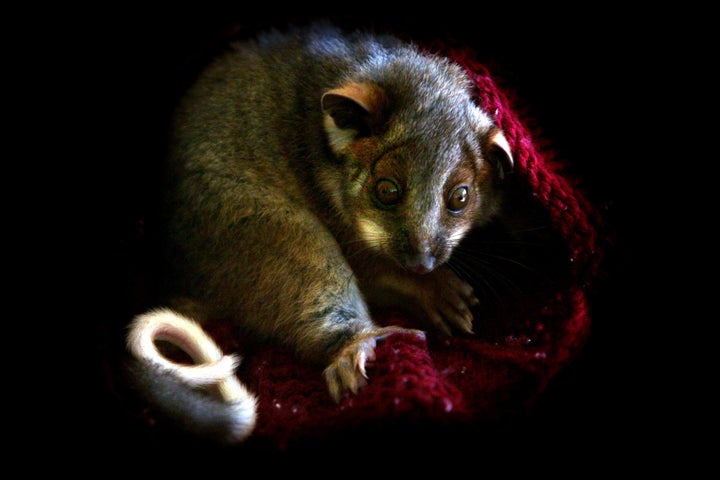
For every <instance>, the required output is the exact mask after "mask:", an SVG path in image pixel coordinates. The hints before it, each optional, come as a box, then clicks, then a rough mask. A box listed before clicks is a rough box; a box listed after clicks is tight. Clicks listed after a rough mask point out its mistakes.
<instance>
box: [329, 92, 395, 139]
mask: <svg viewBox="0 0 720 480" xmlns="http://www.w3.org/2000/svg"><path fill="white" fill-rule="evenodd" d="M386 103H387V102H386V97H385V93H384V92H383V91H382V89H381V88H380V87H378V86H377V85H374V84H370V83H355V82H352V83H347V84H345V85H343V86H342V87H340V88H335V89H332V90H328V91H327V92H325V93H324V94H323V96H322V98H321V99H320V106H321V107H322V111H323V113H324V114H325V121H324V123H325V130H327V132H328V137H329V139H330V145H331V146H332V148H333V150H335V151H340V150H342V149H343V148H344V147H345V146H346V145H347V143H348V142H350V141H353V140H355V139H357V138H361V137H367V136H369V135H372V134H375V133H377V132H378V131H379V129H380V127H381V126H382V124H383V120H384V115H385V105H386Z"/></svg>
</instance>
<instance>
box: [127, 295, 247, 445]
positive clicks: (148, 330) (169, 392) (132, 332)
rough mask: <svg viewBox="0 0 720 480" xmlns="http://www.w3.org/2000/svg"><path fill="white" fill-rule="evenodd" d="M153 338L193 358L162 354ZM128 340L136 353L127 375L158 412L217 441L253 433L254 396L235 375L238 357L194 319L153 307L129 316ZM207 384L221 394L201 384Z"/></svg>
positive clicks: (131, 349) (231, 439) (131, 348)
mask: <svg viewBox="0 0 720 480" xmlns="http://www.w3.org/2000/svg"><path fill="white" fill-rule="evenodd" d="M156 341H166V342H169V343H170V344H172V345H175V346H176V347H178V348H180V349H182V350H183V351H184V352H185V353H187V354H188V355H189V356H190V357H191V358H192V360H193V362H195V364H194V365H187V364H182V363H176V362H174V361H172V360H170V359H168V358H166V357H165V356H164V355H163V354H162V353H161V352H160V351H159V350H158V348H157V345H156V343H155V342H156ZM127 346H128V349H129V350H130V352H131V353H132V355H133V356H134V357H135V361H134V362H132V364H131V365H129V367H128V373H129V378H130V381H131V382H132V383H133V384H134V386H135V387H136V388H137V389H138V390H139V391H140V393H141V394H142V395H143V396H144V397H146V399H147V400H148V401H149V402H150V403H152V404H154V405H155V406H156V407H158V408H159V409H160V411H161V413H162V415H164V416H166V417H168V418H170V419H171V420H172V421H173V422H174V423H176V424H177V425H178V426H180V427H182V428H184V429H186V430H189V431H191V432H192V433H194V434H196V435H199V436H202V437H205V438H209V439H211V440H214V441H218V442H220V443H227V444H232V443H238V442H241V441H243V440H245V439H246V438H247V437H248V436H249V435H250V433H252V430H253V428H254V427H255V420H256V415H257V398H256V397H255V396H254V395H253V394H252V393H250V392H249V391H248V390H247V388H245V386H244V385H243V384H242V383H240V382H239V381H238V379H237V378H236V377H235V374H234V371H235V368H236V367H237V365H238V363H239V362H240V359H239V357H237V356H235V355H224V354H223V352H222V350H220V348H219V347H218V346H217V345H216V344H215V342H214V341H213V340H212V339H211V338H210V337H209V336H208V335H207V333H205V331H204V330H203V329H202V328H201V327H200V325H198V324H197V323H196V322H195V321H193V320H191V319H189V318H187V317H185V316H183V315H181V314H179V313H177V312H175V311H174V310H170V309H167V308H163V309H157V310H151V311H149V312H147V313H144V314H142V315H138V316H137V317H135V318H134V319H133V321H132V322H131V324H130V326H129V332H128V336H127ZM210 387H214V388H216V389H217V391H218V393H219V395H220V398H216V397H213V396H212V395H210V394H209V393H208V392H207V391H203V390H202V389H207V388H210Z"/></svg>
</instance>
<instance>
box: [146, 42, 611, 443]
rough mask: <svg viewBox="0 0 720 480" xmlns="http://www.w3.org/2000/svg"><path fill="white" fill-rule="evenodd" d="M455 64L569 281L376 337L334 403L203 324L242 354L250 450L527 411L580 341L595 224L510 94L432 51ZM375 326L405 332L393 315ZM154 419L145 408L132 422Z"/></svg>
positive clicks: (286, 362)
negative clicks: (251, 408) (357, 384)
mask: <svg viewBox="0 0 720 480" xmlns="http://www.w3.org/2000/svg"><path fill="white" fill-rule="evenodd" d="M432 49H434V50H438V51H440V52H441V53H444V54H446V55H448V56H450V57H451V58H453V59H455V60H456V61H458V62H459V63H461V64H462V65H464V66H465V67H466V68H467V70H468V71H469V73H470V74H471V76H472V79H473V81H474V82H475V85H476V86H477V100H478V102H479V104H480V105H481V107H482V108H483V109H484V110H485V111H486V112H489V113H490V114H491V115H493V116H494V118H495V121H496V123H497V124H498V125H499V126H500V127H501V128H502V129H503V130H504V132H505V134H506V136H507V139H508V142H509V144H510V146H511V148H512V150H513V155H514V159H515V165H516V167H515V172H514V175H515V181H516V182H519V183H521V184H523V185H524V186H525V187H526V191H527V194H528V196H529V201H531V202H533V203H534V204H535V205H536V206H537V207H538V208H539V209H540V210H542V211H543V212H544V213H545V214H546V218H547V222H548V227H549V230H551V231H552V233H553V235H555V236H556V238H557V239H558V241H559V242H560V243H561V244H562V247H563V252H565V256H564V257H563V258H562V259H561V263H562V265H559V270H563V271H564V272H565V273H566V277H565V278H566V280H565V281H563V282H557V283H556V284H554V285H551V286H549V287H544V288H543V289H542V290H541V291H538V292H536V294H535V295H528V296H527V297H526V299H527V300H526V301H525V302H512V304H511V305H507V304H505V305H504V306H503V308H501V309H496V310H495V311H494V312H493V314H492V315H490V317H489V318H478V316H476V320H475V324H476V328H475V332H476V333H475V335H474V336H472V337H462V338H461V337H453V338H451V339H449V340H440V339H437V338H435V337H433V336H432V335H428V337H427V340H421V339H418V338H414V337H411V336H402V335H393V336H390V337H389V338H387V339H386V340H385V341H383V342H380V343H379V345H378V347H377V350H376V355H377V358H376V360H375V362H374V363H373V365H372V366H370V367H369V368H368V376H369V383H368V385H367V386H366V387H364V388H363V389H362V390H361V391H360V392H359V393H358V394H357V395H354V396H350V397H347V398H345V399H344V400H343V401H342V402H341V403H340V404H336V403H334V402H333V401H332V400H331V398H330V396H329V395H328V392H327V387H326V385H325V383H324V381H323V377H322V374H321V373H322V371H321V369H320V368H319V367H315V366H310V365H305V364H303V363H300V362H297V361H296V359H295V357H294V356H293V355H292V354H291V353H290V352H289V351H286V350H284V349H282V348H280V347H276V346H266V347H265V346H264V347H263V348H253V346H252V345H250V344H249V343H248V342H247V341H246V339H244V338H242V335H240V334H239V333H238V332H237V331H235V330H234V329H233V327H232V326H230V324H217V325H212V326H210V327H209V328H208V331H209V333H210V334H211V335H212V336H213V337H214V338H215V339H216V341H217V343H218V345H220V347H221V348H222V349H223V350H224V351H225V352H226V353H231V352H236V353H239V354H240V355H241V356H242V357H243V361H242V364H241V365H240V367H239V370H238V372H237V373H238V377H239V378H240V379H241V380H242V381H243V382H245V383H246V384H247V385H248V387H249V388H250V390H251V391H253V392H254V393H255V394H256V395H257V396H258V398H259V405H258V422H257V425H256V428H255V431H254V433H253V435H252V436H251V437H250V439H249V440H248V441H247V444H250V445H252V444H258V445H264V446H269V447H270V448H273V449H280V450H283V449H287V448H290V447H292V446H293V445H297V444H302V443H303V442H306V441H310V440H311V441H315V440H318V439H324V438H332V437H333V436H334V435H341V434H343V432H351V431H353V430H354V429H357V428H365V427H367V426H369V425H375V426H378V427H382V426H383V425H386V424H389V423H393V424H397V423H401V424H407V425H411V424H413V423H414V422H422V423H424V424H429V425H438V426H443V425H458V424H459V425H462V424H472V423H475V422H478V421H480V422H481V421H484V420H493V419H501V418H503V417H505V416H508V415H514V414H516V413H518V412H523V411H525V410H526V409H527V408H529V407H531V406H532V405H533V402H535V401H536V399H537V398H538V395H540V394H542V393H543V391H544V390H545V388H546V386H547V385H548V382H550V381H551V380H552V379H553V377H555V376H556V374H557V373H558V372H559V371H561V370H562V369H563V368H565V367H566V366H567V365H568V364H569V363H570V362H571V361H572V360H573V359H574V358H575V356H576V354H577V353H578V352H579V351H580V349H582V347H583V345H584V343H585V342H586V339H587V336H588V333H589V327H590V322H591V319H590V313H589V307H588V286H589V285H590V283H591V280H592V278H593V277H594V276H595V275H596V274H597V272H598V265H599V263H600V260H601V252H600V250H601V243H602V242H601V240H600V239H599V238H598V232H599V231H600V230H601V225H602V221H601V219H600V217H599V215H598V213H597V211H596V210H595V209H594V208H593V206H592V205H590V204H589V203H588V201H586V199H585V197H584V195H583V193H582V192H581V191H580V190H579V188H578V187H576V186H575V184H574V183H573V182H572V179H569V178H567V177H566V176H565V175H563V173H562V170H561V169H560V166H559V165H558V164H557V163H556V161H555V160H554V158H553V155H552V153H550V152H548V151H543V150H542V149H541V148H539V146H538V145H539V138H538V136H537V133H536V132H532V131H530V129H528V128H527V127H526V126H525V125H524V123H523V121H522V119H521V118H520V117H519V114H518V113H517V111H516V110H515V107H514V104H513V102H512V101H511V98H510V97H509V93H508V92H506V91H503V90H501V88H499V86H498V84H497V83H496V81H495V80H494V79H493V78H492V77H491V75H490V73H489V72H488V70H487V69H486V68H485V66H483V65H481V64H479V63H478V62H477V61H475V60H474V56H473V52H471V51H469V50H468V49H463V48H456V47H449V46H447V45H441V46H437V45H436V46H433V47H432ZM377 321H378V323H380V324H400V325H404V326H414V327H417V326H418V325H417V324H414V323H413V321H412V319H409V318H406V317H405V316H403V315H402V314H400V313H397V312H384V313H381V314H379V315H378V318H377ZM138 417H139V418H140V420H139V421H141V422H143V421H147V422H148V423H152V422H153V421H154V420H152V419H153V415H152V412H149V413H145V414H142V415H140V414H139V415H138Z"/></svg>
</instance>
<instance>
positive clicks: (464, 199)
mask: <svg viewBox="0 0 720 480" xmlns="http://www.w3.org/2000/svg"><path fill="white" fill-rule="evenodd" d="M469 198H470V190H469V189H468V187H467V185H460V186H459V187H455V188H454V189H453V191H452V192H450V196H449V197H448V199H447V208H448V210H450V211H451V212H452V213H459V212H461V211H463V209H465V207H466V206H467V204H468V200H469Z"/></svg>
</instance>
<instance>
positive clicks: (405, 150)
mask: <svg viewBox="0 0 720 480" xmlns="http://www.w3.org/2000/svg"><path fill="white" fill-rule="evenodd" d="M441 66H442V67H443V68H447V69H449V70H448V71H449V73H448V72H445V71H442V72H422V71H420V72H418V67H417V64H414V65H412V66H407V69H408V70H409V71H405V72H403V71H402V70H403V69H402V68H397V66H396V68H394V69H393V72H394V74H396V75H399V77H398V78H395V79H393V78H385V79H383V80H382V81H372V82H371V81H348V82H345V83H344V84H342V85H341V86H339V87H338V88H335V89H331V90H329V91H327V92H325V93H324V95H323V96H322V102H321V104H322V110H323V112H324V124H325V130H326V133H327V137H328V144H329V147H330V149H331V150H332V151H333V153H334V154H335V156H336V157H337V158H338V160H339V163H338V167H337V169H329V170H328V171H326V172H324V173H320V174H319V176H320V180H321V184H322V185H323V186H324V190H325V191H326V192H327V193H328V194H329V196H330V197H331V199H332V201H333V204H334V206H335V208H336V209H337V210H338V212H340V214H341V215H342V216H343V217H344V219H345V223H347V224H349V225H352V227H353V228H355V229H356V231H357V237H358V238H359V239H360V240H362V241H363V242H364V244H365V246H366V247H370V248H371V249H372V250H373V251H374V252H376V253H380V254H383V255H386V256H388V257H391V258H393V259H394V260H395V261H396V262H397V263H398V264H399V265H400V266H401V267H403V268H405V269H407V270H409V271H412V272H415V273H427V272H429V271H432V270H433V269H434V268H436V267H437V266H439V265H441V264H442V263H444V262H445V261H446V260H447V259H448V258H449V257H450V255H451V253H452V251H453V249H454V248H455V247H456V246H457V245H458V244H459V243H460V241H461V240H462V239H463V237H464V236H465V234H466V233H467V232H468V231H469V230H470V229H471V228H473V227H476V226H480V225H483V224H485V223H486V222H488V221H489V220H490V219H491V218H492V217H493V216H494V215H496V214H497V213H498V209H499V196H500V195H499V183H500V182H501V180H502V178H503V177H504V175H506V174H507V173H508V172H509V171H510V170H511V169H512V165H513V160H512V156H511V153H510V148H509V146H508V143H507V141H506V139H505V137H504V136H503V133H502V132H501V131H500V130H499V129H498V128H497V127H495V126H494V125H493V123H492V121H491V120H490V118H489V117H488V116H487V115H486V114H485V113H484V112H483V111H482V110H480V109H479V108H478V107H477V106H476V105H475V104H474V103H473V101H472V99H471V97H470V94H469V90H468V85H467V83H466V81H465V80H464V76H462V75H461V74H459V73H458V71H456V70H453V69H452V68H453V67H449V66H448V65H447V64H442V65H441ZM430 67H431V68H437V64H434V63H432V64H430ZM427 73H431V74H433V75H428V74H427Z"/></svg>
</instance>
